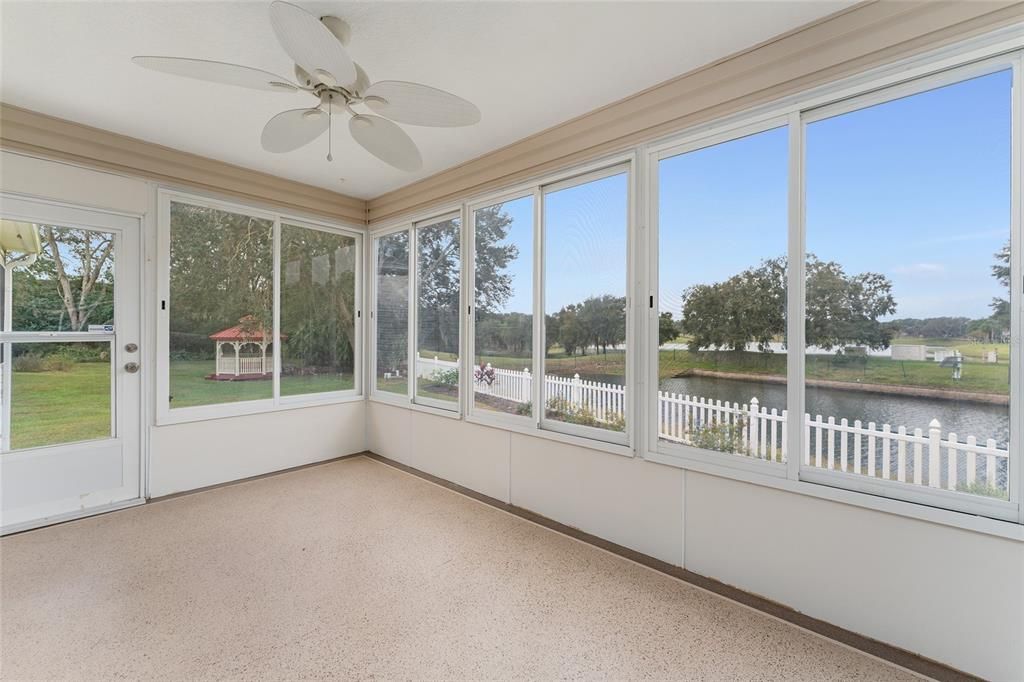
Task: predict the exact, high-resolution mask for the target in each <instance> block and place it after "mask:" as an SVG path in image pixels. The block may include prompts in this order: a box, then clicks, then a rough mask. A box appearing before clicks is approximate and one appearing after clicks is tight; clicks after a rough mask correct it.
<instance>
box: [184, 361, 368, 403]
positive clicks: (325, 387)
mask: <svg viewBox="0 0 1024 682" xmlns="http://www.w3.org/2000/svg"><path fill="white" fill-rule="evenodd" d="M211 372H213V361H212V360H175V361H174V362H172V363H171V369H170V376H171V395H172V396H173V399H172V400H171V407H172V408H176V407H194V406H196V405H216V404H219V403H237V402H241V401H245V400H264V399H267V398H272V397H273V391H274V386H273V382H272V381H271V380H270V379H255V380H251V381H213V380H211V379H207V378H206V377H207V376H208V375H209V374H210V373H211ZM353 385H354V384H353V377H352V374H351V373H349V374H345V375H344V376H341V377H338V376H336V375H317V376H284V377H281V395H303V394H307V393H324V392H326V391H345V390H349V389H351V388H352V387H353Z"/></svg>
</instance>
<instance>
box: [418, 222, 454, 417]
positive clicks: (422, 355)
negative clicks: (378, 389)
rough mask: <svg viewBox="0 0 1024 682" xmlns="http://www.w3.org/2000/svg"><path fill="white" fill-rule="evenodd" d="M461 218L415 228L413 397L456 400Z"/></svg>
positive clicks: (440, 402)
mask: <svg viewBox="0 0 1024 682" xmlns="http://www.w3.org/2000/svg"><path fill="white" fill-rule="evenodd" d="M461 222H462V221H461V220H460V219H459V218H458V217H451V218H447V219H444V220H440V221H436V222H431V223H424V224H419V225H417V226H416V228H415V233H416V381H415V384H416V392H415V400H416V402H419V403H422V404H425V405H434V406H435V407H442V408H445V409H458V403H459V310H460V303H459V290H460V286H461V267H462V259H461V256H460V253H459V239H460V237H461V233H462V231H461V226H462V225H461Z"/></svg>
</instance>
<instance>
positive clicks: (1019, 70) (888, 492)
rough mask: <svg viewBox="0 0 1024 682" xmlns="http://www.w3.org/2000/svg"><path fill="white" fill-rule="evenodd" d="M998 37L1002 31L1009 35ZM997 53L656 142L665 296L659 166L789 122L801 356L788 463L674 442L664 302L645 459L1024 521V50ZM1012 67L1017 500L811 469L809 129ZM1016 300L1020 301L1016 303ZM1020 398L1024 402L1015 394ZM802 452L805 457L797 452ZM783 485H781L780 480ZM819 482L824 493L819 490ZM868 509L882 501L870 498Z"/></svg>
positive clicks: (795, 319) (923, 64)
mask: <svg viewBox="0 0 1024 682" xmlns="http://www.w3.org/2000/svg"><path fill="white" fill-rule="evenodd" d="M998 37H1000V38H1001V37H1002V36H1001V35H1000V36H998ZM995 44H996V45H997V46H998V47H997V48H996V54H985V53H984V49H982V53H980V54H979V53H978V52H977V51H972V52H968V53H967V54H966V55H963V54H962V55H961V56H959V57H957V56H952V57H946V58H944V59H941V60H938V61H934V58H933V59H932V60H929V59H926V58H922V59H919V60H918V61H916V62H915V66H914V68H913V69H910V70H904V71H902V72H900V71H899V70H897V69H896V68H895V67H889V68H888V69H886V72H885V74H884V75H882V76H881V77H879V78H877V79H870V78H868V79H865V78H863V77H862V78H859V79H856V80H857V83H858V84H857V85H854V86H852V87H850V86H849V85H847V84H843V85H840V86H837V85H835V84H833V85H832V86H831V89H823V90H822V91H818V92H815V93H813V94H812V95H809V96H806V95H805V97H804V98H791V99H789V100H787V101H784V102H780V103H778V104H777V105H776V106H775V107H774V108H772V107H765V108H762V109H759V110H756V111H751V112H748V113H747V116H746V117H743V116H737V117H730V118H729V119H726V120H723V121H721V122H719V123H718V124H717V125H709V126H702V127H700V128H697V129H694V130H692V131H690V132H687V133H683V134H677V135H674V136H672V137H669V138H666V139H665V140H663V141H661V142H659V143H656V144H651V145H648V147H647V150H646V157H647V164H646V166H647V192H648V196H647V201H646V202H645V203H646V210H647V211H648V214H647V218H648V221H649V223H648V226H647V227H648V229H647V256H648V259H647V271H648V277H649V282H648V292H649V295H650V296H652V297H653V301H652V302H656V301H658V295H659V281H658V260H659V256H660V254H659V240H658V192H659V189H660V188H659V185H658V164H659V162H660V161H661V160H662V159H664V158H670V157H672V156H676V155H678V154H682V153H687V152H691V151H696V150H698V149H702V148H706V147H710V146H714V145H717V144H722V143H724V142H728V141H731V140H735V139H739V138H742V137H746V136H748V135H753V134H757V133H758V132H764V131H766V130H771V129H773V128H776V127H779V126H781V125H786V126H788V131H789V160H788V186H789V197H788V203H789V231H788V235H787V243H788V249H787V253H788V263H789V265H788V273H787V277H788V291H787V335H786V336H787V348H799V349H800V352H799V353H788V357H787V373H786V379H787V406H786V407H787V410H788V420H787V436H788V440H787V453H788V454H787V462H786V463H785V464H784V465H780V464H778V463H769V462H762V461H760V460H754V459H750V458H745V457H739V456H730V455H726V454H725V453H717V452H712V451H705V450H700V449H698V448H693V447H690V446H685V445H678V444H666V443H662V442H660V441H659V440H658V435H657V429H658V424H657V420H658V412H657V386H658V367H657V365H658V350H657V334H656V330H657V314H658V312H659V309H658V306H657V305H654V306H652V307H651V308H650V309H649V311H648V315H647V323H646V325H645V329H646V331H647V336H648V338H647V342H646V344H645V346H644V351H645V353H646V354H647V358H646V360H647V379H648V382H649V385H648V386H647V387H646V388H645V390H644V405H645V409H646V410H647V419H646V427H645V431H644V433H645V436H646V438H647V447H646V448H645V453H646V455H645V457H646V458H647V459H650V460H651V461H656V462H661V463H665V464H671V465H676V466H680V467H682V468H688V469H689V468H692V469H696V470H699V471H704V472H707V473H720V474H721V475H724V476H728V477H740V478H742V479H752V480H756V481H763V482H766V483H770V482H771V481H773V480H774V481H779V482H780V483H781V481H782V480H785V481H787V487H788V486H790V485H791V486H795V487H796V488H797V489H799V490H801V491H806V492H807V493H808V494H816V493H822V496H830V493H829V492H827V491H824V492H823V491H822V490H821V489H831V490H842V491H844V492H847V491H848V492H850V493H854V494H862V495H863V496H870V497H871V498H874V499H887V500H893V501H895V502H901V503H909V504H911V505H918V506H920V507H928V508H936V509H938V510H941V511H942V512H952V513H966V514H972V515H977V516H979V517H983V518H985V519H986V520H988V519H991V520H994V521H1011V522H1013V523H1017V524H1024V500H1022V494H1021V492H1022V490H1024V461H1022V457H1021V453H1020V443H1021V430H1022V427H1024V398H1021V397H1020V394H1021V388H1022V386H1024V382H1022V379H1024V368H1022V366H1021V365H1022V364H1024V344H1022V343H1021V342H1020V339H1021V338H1024V337H1022V336H1019V335H1020V334H1022V332H1024V326H1022V325H1024V312H1022V311H1024V300H1022V299H1024V291H1022V289H1024V284H1022V283H1024V271H1022V261H1024V257H1022V254H1021V251H1022V249H1024V231H1022V226H1021V215H1022V214H1024V206H1022V196H1021V195H1022V189H1021V184H1022V180H1024V161H1022V156H1024V152H1022V149H1021V148H1022V144H1024V143H1022V133H1024V124H1022V116H1024V114H1022V112H1024V94H1022V90H1024V86H1022V84H1024V75H1022V74H1024V49H1021V47H1020V46H1017V47H1016V48H1015V49H1012V50H1005V49H1004V47H1005V44H1004V43H1002V42H999V41H996V42H995ZM1007 69H1012V74H1013V75H1012V79H1013V95H1012V96H1013V111H1012V132H1011V147H1012V149H1011V154H1012V163H1011V166H1012V168H1011V176H1012V188H1011V189H1012V197H1011V204H1012V207H1011V213H1012V224H1011V272H1012V273H1013V274H1012V276H1011V291H1010V299H1011V325H1010V326H1011V335H1012V338H1013V339H1014V341H1013V343H1012V344H1011V358H1010V362H1011V370H1010V371H1011V386H1010V396H1011V400H1010V444H1009V451H1010V459H1009V462H1008V464H1009V472H1008V474H1009V475H1008V484H1009V500H1008V501H1004V500H997V499H991V498H984V497H981V496H972V495H969V494H966V493H959V492H955V491H948V490H942V489H935V488H930V487H928V486H920V485H916V484H908V483H901V482H898V481H891V480H884V479H874V478H867V477H864V476H862V475H857V474H852V473H844V472H840V471H832V470H823V469H820V468H817V467H806V466H804V465H803V463H802V454H801V453H802V452H803V447H804V428H803V423H802V421H803V414H804V412H805V404H806V397H805V378H806V368H805V343H804V339H805V334H804V332H805V328H804V325H805V307H806V306H805V281H804V276H805V262H804V256H803V254H804V251H805V244H806V225H805V207H806V203H805V197H804V153H805V137H806V126H807V125H809V124H810V123H813V122H815V121H819V120H823V119H826V118H831V117H833V116H838V115H842V114H845V113H850V112H852V111H858V110H861V109H865V108H868V107H872V106H876V105H879V104H883V103H885V102H890V101H894V100H898V99H902V98H905V97H910V96H913V95H916V94H920V93H923V92H928V91H930V90H934V89H936V88H940V87H944V86H948V85H954V84H957V83H961V82H963V81H966V80H970V79H972V78H976V77H981V76H985V75H989V74H992V73H997V72H1000V71H1004V70H1007ZM1014 301H1015V302H1014ZM1014 398H1016V399H1014ZM794 453H796V454H795V455H794ZM772 485H775V484H772ZM812 488H815V489H818V490H812ZM866 506H872V504H870V502H869V503H867V504H866Z"/></svg>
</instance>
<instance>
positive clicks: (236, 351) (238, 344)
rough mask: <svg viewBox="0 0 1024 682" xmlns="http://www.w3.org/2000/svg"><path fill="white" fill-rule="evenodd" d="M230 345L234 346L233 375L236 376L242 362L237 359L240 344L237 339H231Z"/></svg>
mask: <svg viewBox="0 0 1024 682" xmlns="http://www.w3.org/2000/svg"><path fill="white" fill-rule="evenodd" d="M231 345H232V346H234V348H235V376H236V377H237V376H238V375H239V374H240V370H241V362H242V361H241V360H240V359H239V356H238V351H239V348H241V344H240V343H239V342H238V341H233V342H232V343H231Z"/></svg>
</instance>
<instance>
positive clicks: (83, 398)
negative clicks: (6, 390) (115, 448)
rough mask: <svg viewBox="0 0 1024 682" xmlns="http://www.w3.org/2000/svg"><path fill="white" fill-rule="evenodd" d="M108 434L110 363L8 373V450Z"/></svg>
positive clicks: (92, 363) (88, 438) (80, 364)
mask: <svg viewBox="0 0 1024 682" xmlns="http://www.w3.org/2000/svg"><path fill="white" fill-rule="evenodd" d="M108 436H110V364H109V363H106V362H80V363H76V364H74V365H71V369H70V370H69V371H66V372H12V373H11V449H12V450H21V449H23V448H35V447H40V446H44V445H57V444H60V443H73V442H75V441H82V440H93V439H96V438H106V437H108Z"/></svg>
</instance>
